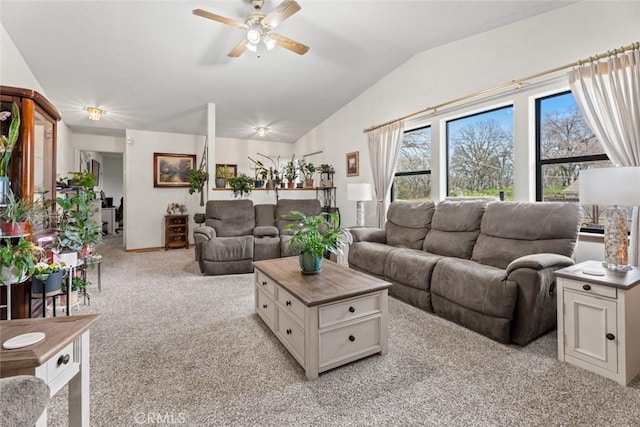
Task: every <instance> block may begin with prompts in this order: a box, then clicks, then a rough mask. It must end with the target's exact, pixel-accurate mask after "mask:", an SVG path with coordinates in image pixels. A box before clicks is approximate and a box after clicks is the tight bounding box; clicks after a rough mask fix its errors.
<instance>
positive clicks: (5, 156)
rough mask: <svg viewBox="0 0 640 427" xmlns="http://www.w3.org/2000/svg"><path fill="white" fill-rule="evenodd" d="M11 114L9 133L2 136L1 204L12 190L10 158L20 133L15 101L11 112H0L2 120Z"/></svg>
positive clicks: (0, 165)
mask: <svg viewBox="0 0 640 427" xmlns="http://www.w3.org/2000/svg"><path fill="white" fill-rule="evenodd" d="M10 116H11V124H10V125H9V135H7V136H5V135H2V136H0V204H4V203H5V199H6V197H7V195H8V194H9V192H10V188H11V185H10V183H9V175H8V172H9V160H11V153H12V152H13V148H14V147H15V145H16V142H17V141H18V135H19V134H20V109H19V108H18V104H16V103H15V102H14V103H13V104H12V105H11V113H9V112H8V111H3V112H2V113H0V120H1V121H5V120H6V119H7V118H9V117H10Z"/></svg>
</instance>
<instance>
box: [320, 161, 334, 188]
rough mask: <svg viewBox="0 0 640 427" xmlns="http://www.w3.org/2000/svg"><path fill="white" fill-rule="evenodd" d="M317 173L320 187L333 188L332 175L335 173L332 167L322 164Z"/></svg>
mask: <svg viewBox="0 0 640 427" xmlns="http://www.w3.org/2000/svg"><path fill="white" fill-rule="evenodd" d="M318 171H319V172H320V185H322V186H323V187H333V174H335V173H336V170H335V169H334V168H333V165H329V164H326V163H323V164H321V165H320V167H319V168H318Z"/></svg>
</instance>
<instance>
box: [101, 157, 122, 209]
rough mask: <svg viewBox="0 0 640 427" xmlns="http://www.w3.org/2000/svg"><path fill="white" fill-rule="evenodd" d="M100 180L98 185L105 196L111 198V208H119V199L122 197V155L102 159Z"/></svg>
mask: <svg viewBox="0 0 640 427" xmlns="http://www.w3.org/2000/svg"><path fill="white" fill-rule="evenodd" d="M102 160H103V163H102V168H101V171H103V174H102V180H101V181H100V184H101V186H102V191H104V194H105V196H107V197H113V206H114V207H118V206H120V198H121V197H123V196H124V155H123V156H120V157H103V158H102Z"/></svg>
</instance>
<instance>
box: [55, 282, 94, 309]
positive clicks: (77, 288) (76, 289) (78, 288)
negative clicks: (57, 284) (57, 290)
mask: <svg viewBox="0 0 640 427" xmlns="http://www.w3.org/2000/svg"><path fill="white" fill-rule="evenodd" d="M87 285H88V283H87V281H86V280H85V279H84V278H82V277H79V276H78V277H72V278H71V292H70V293H69V295H70V297H69V305H70V306H71V305H75V304H77V303H78V293H80V292H82V293H84V292H86V289H87ZM61 288H62V292H65V293H66V292H67V282H66V281H64V282H63V283H62V286H61Z"/></svg>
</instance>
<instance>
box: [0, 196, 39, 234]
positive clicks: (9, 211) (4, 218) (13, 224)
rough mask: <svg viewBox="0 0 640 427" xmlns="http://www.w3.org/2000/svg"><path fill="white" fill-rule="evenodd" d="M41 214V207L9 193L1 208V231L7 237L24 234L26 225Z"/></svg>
mask: <svg viewBox="0 0 640 427" xmlns="http://www.w3.org/2000/svg"><path fill="white" fill-rule="evenodd" d="M40 214H41V206H39V205H38V204H35V203H33V202H31V201H29V200H26V199H23V198H20V197H16V196H15V195H14V194H13V193H12V192H9V194H8V195H7V196H6V197H5V205H4V206H3V207H2V208H0V230H1V231H2V234H3V235H6V236H17V235H21V234H24V233H25V232H26V223H27V222H29V221H34V220H36V219H38V218H39V217H40Z"/></svg>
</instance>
